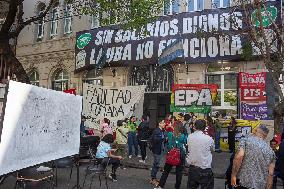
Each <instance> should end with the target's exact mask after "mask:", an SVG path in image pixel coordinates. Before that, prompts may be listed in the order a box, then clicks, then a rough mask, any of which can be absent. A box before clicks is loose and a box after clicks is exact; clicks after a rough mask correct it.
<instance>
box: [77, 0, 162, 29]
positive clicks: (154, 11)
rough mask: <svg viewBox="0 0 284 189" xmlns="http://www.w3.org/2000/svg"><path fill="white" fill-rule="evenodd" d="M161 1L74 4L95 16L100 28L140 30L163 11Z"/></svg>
mask: <svg viewBox="0 0 284 189" xmlns="http://www.w3.org/2000/svg"><path fill="white" fill-rule="evenodd" d="M163 3H164V1H163V0H124V1H121V0H90V1H89V2H88V3H82V4H81V3H79V4H76V6H77V7H79V11H80V12H81V13H83V14H86V15H97V16H98V18H99V21H100V25H101V26H107V25H111V24H121V25H122V26H123V27H124V28H127V29H136V30H139V29H140V30H141V28H142V26H145V25H146V24H147V23H149V22H152V21H154V20H155V19H156V18H157V16H158V15H160V14H161V13H162V10H163Z"/></svg>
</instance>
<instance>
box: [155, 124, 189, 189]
mask: <svg viewBox="0 0 284 189" xmlns="http://www.w3.org/2000/svg"><path fill="white" fill-rule="evenodd" d="M183 130H184V128H183V125H182V123H181V122H178V123H177V124H176V126H175V128H174V131H173V132H169V133H168V143H167V148H168V151H170V150H172V149H173V148H177V149H178V150H179V151H180V164H179V165H177V166H176V184H175V189H179V188H180V186H181V180H182V174H183V168H184V164H185V145H186V143H187V138H186V136H185V134H183ZM172 167H173V165H170V164H168V163H165V166H164V172H163V174H162V176H161V179H160V182H159V185H158V187H157V188H156V189H161V188H163V187H164V186H165V184H166V181H167V178H168V175H169V173H170V171H171V170H172Z"/></svg>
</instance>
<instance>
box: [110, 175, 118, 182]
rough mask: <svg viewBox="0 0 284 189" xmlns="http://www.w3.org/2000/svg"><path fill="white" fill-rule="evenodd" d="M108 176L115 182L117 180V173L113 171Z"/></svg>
mask: <svg viewBox="0 0 284 189" xmlns="http://www.w3.org/2000/svg"><path fill="white" fill-rule="evenodd" d="M108 177H109V178H110V179H111V180H112V181H113V182H116V181H117V178H116V174H113V173H111V174H110V175H109V176H108Z"/></svg>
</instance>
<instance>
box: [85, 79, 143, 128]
mask: <svg viewBox="0 0 284 189" xmlns="http://www.w3.org/2000/svg"><path fill="white" fill-rule="evenodd" d="M145 88H146V86H127V87H103V86H96V85H92V84H87V83H84V86H83V114H84V115H85V116H86V117H87V120H86V126H87V127H90V128H94V129H96V130H99V126H100V122H101V120H102V119H103V118H108V119H109V120H110V122H111V125H112V126H116V123H117V121H118V120H123V119H125V118H129V117H130V116H132V115H134V116H136V117H138V118H141V117H142V115H143V103H144V93H145Z"/></svg>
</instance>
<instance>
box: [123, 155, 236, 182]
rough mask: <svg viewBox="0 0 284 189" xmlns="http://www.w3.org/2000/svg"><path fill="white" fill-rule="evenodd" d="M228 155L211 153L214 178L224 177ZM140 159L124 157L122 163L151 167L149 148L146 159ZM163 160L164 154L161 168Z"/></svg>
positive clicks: (137, 166) (126, 165) (128, 165)
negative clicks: (142, 160)
mask: <svg viewBox="0 0 284 189" xmlns="http://www.w3.org/2000/svg"><path fill="white" fill-rule="evenodd" d="M230 157H231V154H230V153H228V152H221V153H217V152H214V153H213V161H212V170H213V173H214V177H215V178H219V179H224V178H225V173H226V170H227V168H228V166H229V163H230ZM140 159H141V158H138V157H132V158H131V159H129V158H128V157H126V158H125V159H123V160H122V165H123V166H125V167H131V168H137V169H151V167H152V163H153V156H152V152H150V150H147V159H146V163H145V164H144V163H140V162H139V160H140ZM164 162H165V155H164V156H163V159H162V162H161V164H160V168H161V169H163V166H164ZM173 171H174V170H173Z"/></svg>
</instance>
